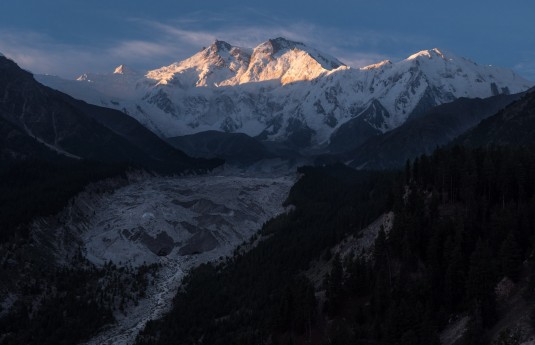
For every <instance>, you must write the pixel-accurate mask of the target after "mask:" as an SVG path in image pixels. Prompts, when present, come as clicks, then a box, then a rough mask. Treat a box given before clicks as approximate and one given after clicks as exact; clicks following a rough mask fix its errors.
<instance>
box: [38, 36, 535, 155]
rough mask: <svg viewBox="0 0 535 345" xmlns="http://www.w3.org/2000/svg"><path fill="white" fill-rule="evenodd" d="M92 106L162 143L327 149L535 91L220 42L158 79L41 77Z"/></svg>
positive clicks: (446, 66)
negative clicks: (454, 109) (365, 132)
mask: <svg viewBox="0 0 535 345" xmlns="http://www.w3.org/2000/svg"><path fill="white" fill-rule="evenodd" d="M37 79H38V80H39V81H41V82H42V83H44V84H46V85H49V86H51V87H54V88H56V89H59V90H61V91H64V92H66V93H70V94H71V95H72V96H74V97H78V98H82V99H84V100H86V101H87V102H90V103H94V104H98V105H105V106H109V107H113V108H117V109H120V110H122V111H124V112H126V113H128V114H130V115H131V116H133V117H135V118H136V119H138V120H139V121H140V122H141V123H143V124H144V125H146V126H147V127H149V128H150V129H152V130H153V131H155V132H156V133H158V134H159V135H161V136H165V137H171V136H177V135H185V134H192V133H198V132H202V131H205V130H222V131H227V132H242V133H246V134H248V135H251V136H259V138H261V139H263V140H273V141H288V142H290V143H292V144H294V145H296V146H300V147H310V146H318V145H321V144H323V143H326V142H328V141H329V138H330V137H331V135H332V134H333V133H334V132H336V130H337V129H338V128H339V127H340V126H341V125H343V124H344V123H346V122H347V121H349V120H351V119H354V118H356V117H359V116H362V118H363V120H364V121H365V122H366V123H367V124H369V125H370V126H371V127H373V128H375V129H377V130H379V131H381V132H385V131H389V130H391V129H393V128H396V127H398V126H399V125H401V124H402V123H404V122H405V121H406V120H407V118H408V117H409V116H410V115H411V114H414V113H419V112H423V111H425V110H427V109H429V108H430V107H433V106H435V105H438V104H442V103H445V102H450V101H452V100H454V99H456V98H459V97H470V98H474V97H489V96H492V95H496V94H501V93H517V92H521V91H524V90H526V89H528V88H529V87H531V86H532V85H533V83H532V82H530V81H528V80H526V79H523V78H522V77H520V76H518V75H517V74H515V73H514V72H512V71H510V70H506V69H502V68H498V67H493V66H481V65H478V64H476V63H474V62H472V61H470V60H467V59H465V58H461V57H457V56H454V55H452V54H449V53H445V52H443V51H441V50H439V49H436V48H435V49H431V50H424V51H421V52H418V53H416V54H414V55H411V56H410V57H408V58H407V59H404V60H402V61H399V62H394V63H393V62H391V61H388V60H386V61H382V62H379V63H377V64H373V65H370V66H367V67H364V68H360V69H354V68H350V67H347V66H345V65H344V64H343V63H342V62H340V61H338V60H337V59H336V58H334V57H331V56H329V55H328V54H325V53H322V52H320V51H318V50H316V49H314V48H311V47H308V46H306V45H304V44H302V43H298V42H292V41H289V40H286V39H284V38H276V39H270V40H268V41H266V42H264V43H262V44H260V45H259V46H257V47H256V48H254V49H248V48H241V47H235V46H232V45H230V44H228V43H226V42H223V41H216V42H214V43H213V44H212V45H210V46H209V47H207V48H204V49H202V50H201V51H200V52H198V53H197V54H195V55H193V56H192V57H191V58H189V59H186V60H184V61H181V62H177V63H174V64H172V65H169V66H166V67H162V68H159V69H156V70H152V71H148V72H135V71H130V70H129V69H127V68H125V67H124V66H120V67H119V68H117V69H116V71H115V73H113V74H107V75H93V74H85V75H83V76H81V77H80V78H78V80H76V81H66V80H59V79H58V78H53V77H50V76H37Z"/></svg>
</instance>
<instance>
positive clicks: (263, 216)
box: [35, 174, 296, 345]
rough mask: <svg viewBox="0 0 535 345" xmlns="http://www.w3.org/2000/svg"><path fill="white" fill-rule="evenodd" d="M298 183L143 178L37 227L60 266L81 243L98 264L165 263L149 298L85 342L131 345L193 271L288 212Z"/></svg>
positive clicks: (82, 200) (83, 200) (87, 196)
mask: <svg viewBox="0 0 535 345" xmlns="http://www.w3.org/2000/svg"><path fill="white" fill-rule="evenodd" d="M295 180H296V175H295V174H291V175H285V176H279V177H249V176H228V175H227V176H224V175H220V176H217V175H203V176H191V177H147V176H144V177H141V178H138V180H137V181H134V182H131V183H129V184H127V185H124V186H122V187H119V188H117V189H115V191H114V192H108V193H101V194H100V195H99V196H98V197H97V196H95V194H92V193H82V194H81V195H80V196H79V197H77V198H76V200H75V201H74V202H73V203H72V205H71V206H70V207H69V208H68V209H66V210H65V211H63V213H62V214H61V215H60V216H59V219H60V221H58V222H56V223H51V222H49V221H41V222H37V223H36V224H35V229H38V230H39V231H40V233H41V234H45V233H47V234H49V235H47V239H48V240H47V242H48V241H50V240H51V238H53V240H52V241H53V242H55V243H54V244H53V246H54V247H55V250H56V256H57V257H58V259H59V261H61V257H63V259H64V260H65V258H66V257H68V256H69V255H71V253H72V248H73V247H76V246H77V245H79V246H80V247H81V248H82V251H83V252H84V253H85V255H86V257H87V258H88V259H89V260H90V261H91V262H93V263H95V264H96V265H103V264H104V263H106V262H109V261H110V260H111V261H112V262H113V263H115V264H116V265H119V266H121V265H122V266H127V265H128V266H133V267H136V266H139V265H142V264H143V263H147V264H149V263H159V264H160V265H161V268H160V269H159V271H158V274H157V278H156V281H155V283H154V284H153V285H149V287H148V290H147V298H145V299H143V300H140V301H139V305H138V306H132V307H130V309H127V310H126V313H125V314H126V315H125V314H123V313H121V312H119V311H117V312H116V314H115V317H116V319H117V323H116V324H114V325H111V326H110V327H108V328H107V329H104V330H103V331H102V332H101V333H100V334H98V335H97V336H96V337H94V338H93V339H91V340H90V341H88V342H87V343H86V344H88V345H89V344H114V345H121V344H123V345H125V344H132V343H133V342H134V339H135V337H136V335H137V334H138V332H139V331H140V330H141V329H142V328H143V326H144V325H145V323H146V322H147V321H148V320H151V319H155V318H158V317H160V316H162V314H163V313H164V312H166V311H167V310H168V308H169V307H170V305H171V301H172V298H173V297H174V295H175V294H176V291H177V288H178V287H179V285H180V282H181V280H182V278H183V277H184V275H185V274H186V273H187V271H188V270H189V269H191V268H193V267H195V266H197V265H199V264H200V263H203V262H207V261H216V260H219V259H221V258H223V257H225V256H228V255H231V254H232V252H233V250H234V249H235V248H236V247H237V246H238V245H239V244H241V243H242V242H243V241H245V240H247V239H249V238H250V237H251V236H252V235H253V234H255V233H256V232H257V231H258V230H260V228H261V227H262V224H263V223H264V222H266V221H267V220H269V219H270V218H272V217H273V216H275V215H277V214H279V213H282V212H284V211H285V210H284V208H283V206H282V203H283V202H284V200H285V198H286V197H287V195H288V192H289V190H290V187H291V186H292V185H293V183H294V182H295ZM39 231H38V233H39ZM48 236H51V237H48ZM37 237H39V236H37ZM44 241H45V240H44V239H42V240H41V243H44ZM65 262H66V260H65Z"/></svg>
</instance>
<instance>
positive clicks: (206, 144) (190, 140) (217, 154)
mask: <svg viewBox="0 0 535 345" xmlns="http://www.w3.org/2000/svg"><path fill="white" fill-rule="evenodd" d="M167 141H168V142H169V143H170V144H171V145H173V146H174V147H176V148H177V149H179V150H181V151H184V152H186V153H187V154H188V155H190V156H192V157H203V158H222V159H224V160H225V162H229V163H238V164H248V163H253V162H256V161H259V160H262V159H266V158H272V157H274V155H273V154H272V153H270V152H269V151H268V149H267V148H266V147H264V145H263V144H262V142H260V141H259V140H257V139H254V138H251V137H250V136H248V135H247V134H243V133H225V132H218V131H206V132H201V133H197V134H190V135H184V136H180V137H173V138H168V139H167Z"/></svg>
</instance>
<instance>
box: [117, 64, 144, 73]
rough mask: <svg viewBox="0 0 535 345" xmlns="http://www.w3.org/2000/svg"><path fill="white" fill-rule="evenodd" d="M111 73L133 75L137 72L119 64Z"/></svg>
mask: <svg viewBox="0 0 535 345" xmlns="http://www.w3.org/2000/svg"><path fill="white" fill-rule="evenodd" d="M113 74H122V75H134V74H139V73H138V72H137V71H135V70H133V69H131V68H130V67H128V66H126V65H119V66H117V67H116V68H115V70H114V71H113Z"/></svg>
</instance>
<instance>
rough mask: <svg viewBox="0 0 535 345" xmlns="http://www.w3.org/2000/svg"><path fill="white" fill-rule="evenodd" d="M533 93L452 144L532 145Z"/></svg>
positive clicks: (534, 141) (534, 103)
mask: <svg viewBox="0 0 535 345" xmlns="http://www.w3.org/2000/svg"><path fill="white" fill-rule="evenodd" d="M534 133H535V90H533V89H532V90H530V92H528V93H526V94H525V95H524V96H523V97H522V98H521V99H519V100H518V101H516V102H514V103H512V104H511V105H509V106H508V107H506V108H505V109H503V110H501V111H500V112H498V113H497V114H496V115H494V116H491V117H489V118H487V119H485V120H483V121H481V123H480V124H479V125H478V126H476V127H475V128H473V129H472V130H470V131H469V132H467V133H466V134H463V135H462V136H460V137H459V138H458V139H457V140H456V141H455V143H457V144H462V145H466V146H472V147H478V146H494V145H498V146H502V145H510V146H521V147H531V146H534V145H535V136H534Z"/></svg>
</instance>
